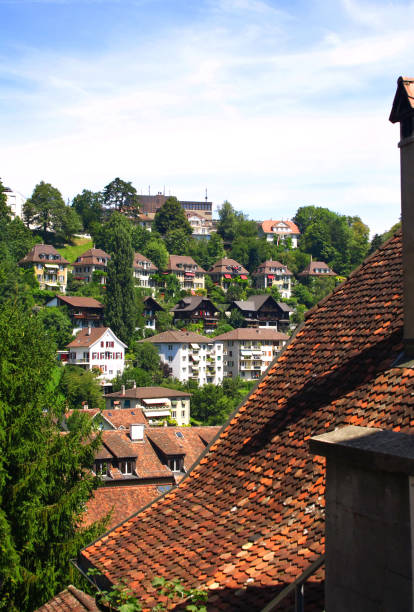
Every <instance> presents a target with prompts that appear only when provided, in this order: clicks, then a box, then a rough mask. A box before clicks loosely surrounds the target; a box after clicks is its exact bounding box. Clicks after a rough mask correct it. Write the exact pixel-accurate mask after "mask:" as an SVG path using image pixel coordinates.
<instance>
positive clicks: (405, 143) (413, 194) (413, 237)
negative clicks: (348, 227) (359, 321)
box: [390, 77, 414, 358]
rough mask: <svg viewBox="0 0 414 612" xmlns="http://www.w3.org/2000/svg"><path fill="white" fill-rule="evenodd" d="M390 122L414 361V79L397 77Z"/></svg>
mask: <svg viewBox="0 0 414 612" xmlns="http://www.w3.org/2000/svg"><path fill="white" fill-rule="evenodd" d="M390 121H391V122H392V123H399V124H400V142H399V144H398V146H399V148H400V163H401V219H402V237H403V278H404V289H403V297H404V302H403V307H404V353H405V356H406V357H408V358H412V357H414V274H413V270H414V79H412V78H406V77H400V78H399V79H398V86H397V92H396V94H395V98H394V102H393V105H392V110H391V115H390Z"/></svg>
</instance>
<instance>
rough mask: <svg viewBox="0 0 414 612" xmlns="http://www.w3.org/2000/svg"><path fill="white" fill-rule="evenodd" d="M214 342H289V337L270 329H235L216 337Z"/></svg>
mask: <svg viewBox="0 0 414 612" xmlns="http://www.w3.org/2000/svg"><path fill="white" fill-rule="evenodd" d="M214 340H216V341H222V340H258V341H259V342H262V341H265V340H274V341H279V340H289V336H287V335H286V334H282V333H281V332H278V331H276V330H274V329H272V328H270V327H267V328H266V327H239V328H238V329H233V330H232V331H229V332H226V333H225V334H220V335H219V336H216V337H215V338H214Z"/></svg>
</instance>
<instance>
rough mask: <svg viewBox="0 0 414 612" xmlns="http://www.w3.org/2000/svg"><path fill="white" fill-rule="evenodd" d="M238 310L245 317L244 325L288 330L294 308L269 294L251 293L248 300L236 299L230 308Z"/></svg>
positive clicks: (282, 330)
mask: <svg viewBox="0 0 414 612" xmlns="http://www.w3.org/2000/svg"><path fill="white" fill-rule="evenodd" d="M233 309H234V310H238V311H239V312H240V313H241V314H242V315H243V317H244V322H243V327H273V328H274V329H276V330H278V331H281V332H287V331H288V330H289V327H290V315H291V313H292V312H293V310H292V308H291V307H290V306H288V305H287V304H285V303H284V302H278V301H276V300H275V299H274V297H273V296H271V295H269V294H260V295H250V296H249V298H248V299H247V300H236V301H234V302H232V303H231V304H230V306H229V310H230V311H231V310H233Z"/></svg>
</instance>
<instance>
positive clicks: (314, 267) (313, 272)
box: [298, 260, 336, 278]
mask: <svg viewBox="0 0 414 612" xmlns="http://www.w3.org/2000/svg"><path fill="white" fill-rule="evenodd" d="M298 276H300V277H301V278H312V277H313V278H318V277H326V276H336V273H335V272H334V271H333V270H332V269H331V268H330V267H329V266H328V264H326V263H325V262H324V261H312V260H311V262H310V264H309V265H308V266H306V268H305V269H304V270H303V271H302V272H300V273H299V274H298Z"/></svg>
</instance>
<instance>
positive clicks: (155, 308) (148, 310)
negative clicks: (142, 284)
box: [143, 296, 164, 330]
mask: <svg viewBox="0 0 414 612" xmlns="http://www.w3.org/2000/svg"><path fill="white" fill-rule="evenodd" d="M157 312H164V308H163V307H162V306H161V304H159V303H158V302H157V300H155V299H154V298H153V297H151V296H147V297H144V313H143V314H144V319H145V327H147V328H148V329H153V330H155V325H156V320H157V319H156V314H157Z"/></svg>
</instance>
